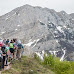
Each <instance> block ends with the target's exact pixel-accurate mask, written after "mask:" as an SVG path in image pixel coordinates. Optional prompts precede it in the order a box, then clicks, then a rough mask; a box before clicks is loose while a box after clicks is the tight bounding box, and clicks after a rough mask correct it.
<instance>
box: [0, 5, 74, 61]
mask: <svg viewBox="0 0 74 74" xmlns="http://www.w3.org/2000/svg"><path fill="white" fill-rule="evenodd" d="M0 36H1V37H3V38H19V39H23V43H24V45H26V46H29V47H30V48H31V49H32V50H33V51H42V50H48V51H50V50H51V51H54V50H55V51H60V52H61V53H62V54H60V56H62V55H63V54H64V53H63V51H62V49H65V50H66V54H65V55H66V56H68V57H67V58H68V59H70V58H69V57H70V55H73V54H74V53H73V52H74V50H73V48H74V41H73V40H74V14H73V13H72V14H67V13H66V12H65V11H61V12H56V11H55V10H52V9H48V8H41V7H32V6H30V5H24V6H22V7H18V8H16V9H14V10H12V11H11V12H9V13H7V14H5V15H3V16H0ZM65 44H66V45H65ZM67 44H68V45H67ZM68 46H69V47H68ZM69 51H70V52H69ZM58 53H59V52H58ZM56 54H57V53H56ZM57 55H58V54H57ZM71 58H73V57H72V56H71ZM70 60H74V59H70Z"/></svg>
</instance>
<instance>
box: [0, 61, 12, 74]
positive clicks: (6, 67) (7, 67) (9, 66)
mask: <svg viewBox="0 0 74 74" xmlns="http://www.w3.org/2000/svg"><path fill="white" fill-rule="evenodd" d="M10 68H11V63H10V62H8V66H4V70H2V71H0V74H1V72H3V71H5V70H9V69H10Z"/></svg>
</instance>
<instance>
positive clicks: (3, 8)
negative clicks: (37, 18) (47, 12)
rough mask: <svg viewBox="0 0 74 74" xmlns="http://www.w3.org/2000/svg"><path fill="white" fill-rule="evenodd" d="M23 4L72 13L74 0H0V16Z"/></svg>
mask: <svg viewBox="0 0 74 74" xmlns="http://www.w3.org/2000/svg"><path fill="white" fill-rule="evenodd" d="M25 4H29V5H32V6H40V7H43V8H44V7H47V8H49V9H54V10H55V11H57V12H59V11H62V10H63V11H66V12H67V13H68V14H70V13H74V0H0V16H1V15H4V14H6V13H8V12H10V11H11V10H13V9H15V8H17V7H20V6H23V5H25Z"/></svg>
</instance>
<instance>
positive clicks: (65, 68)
mask: <svg viewBox="0 0 74 74" xmlns="http://www.w3.org/2000/svg"><path fill="white" fill-rule="evenodd" d="M11 63H12V67H11V69H9V70H6V71H4V72H2V74H74V62H72V61H71V62H68V61H63V62H61V61H59V58H56V57H54V56H52V55H47V56H44V61H41V60H40V59H39V57H38V56H37V55H34V57H33V58H32V57H25V56H22V58H21V60H15V61H12V62H11ZM52 71H53V72H52ZM54 72H55V73H54Z"/></svg>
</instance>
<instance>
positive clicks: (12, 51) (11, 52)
mask: <svg viewBox="0 0 74 74" xmlns="http://www.w3.org/2000/svg"><path fill="white" fill-rule="evenodd" d="M9 50H10V54H11V60H12V59H13V53H14V49H13V41H12V40H11V42H10V44H9Z"/></svg>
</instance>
